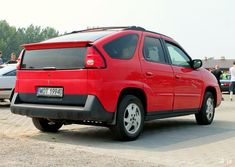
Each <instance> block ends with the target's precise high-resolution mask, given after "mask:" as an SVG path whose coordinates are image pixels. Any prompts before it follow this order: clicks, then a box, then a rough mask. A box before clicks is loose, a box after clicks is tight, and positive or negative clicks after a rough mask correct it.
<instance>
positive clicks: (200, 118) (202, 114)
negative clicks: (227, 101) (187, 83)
mask: <svg viewBox="0 0 235 167" xmlns="http://www.w3.org/2000/svg"><path fill="white" fill-rule="evenodd" d="M214 115H215V100H214V97H213V95H212V93H211V92H206V93H205V96H204V100H203V103H202V108H201V110H200V111H199V113H197V114H195V117H196V121H197V124H199V125H209V124H211V123H212V121H213V119H214Z"/></svg>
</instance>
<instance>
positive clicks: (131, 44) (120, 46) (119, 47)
mask: <svg viewBox="0 0 235 167" xmlns="http://www.w3.org/2000/svg"><path fill="white" fill-rule="evenodd" d="M137 42H138V35H136V34H129V35H124V36H122V37H119V38H117V39H114V40H112V41H111V42H109V43H107V44H105V45H104V47H103V48H104V50H105V51H106V52H107V53H108V55H109V56H110V57H111V58H114V59H131V58H132V57H133V55H134V52H135V49H136V46H137Z"/></svg>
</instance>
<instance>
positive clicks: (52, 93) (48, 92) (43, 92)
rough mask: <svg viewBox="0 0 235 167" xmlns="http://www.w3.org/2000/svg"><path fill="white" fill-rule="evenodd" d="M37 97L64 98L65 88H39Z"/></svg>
mask: <svg viewBox="0 0 235 167" xmlns="http://www.w3.org/2000/svg"><path fill="white" fill-rule="evenodd" d="M37 96H46V97H63V88H51V87H38V88H37Z"/></svg>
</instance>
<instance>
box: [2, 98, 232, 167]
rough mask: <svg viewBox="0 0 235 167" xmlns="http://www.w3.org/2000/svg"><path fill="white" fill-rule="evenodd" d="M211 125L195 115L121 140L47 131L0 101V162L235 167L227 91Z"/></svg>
mask: <svg viewBox="0 0 235 167" xmlns="http://www.w3.org/2000/svg"><path fill="white" fill-rule="evenodd" d="M224 97H225V101H223V102H222V105H221V106H220V107H219V108H218V109H217V110H216V116H215V120H214V123H213V124H212V125H210V126H198V125H197V124H196V122H195V119H194V116H185V117H178V118H171V119H164V120H155V121H151V122H147V123H146V124H145V127H144V133H143V135H142V136H141V137H140V138H139V139H138V140H136V141H133V142H119V141H115V140H113V138H112V135H111V133H110V131H109V130H108V129H107V128H103V127H92V126H83V125H69V126H64V127H63V128H62V129H61V131H60V133H56V134H52V133H49V134H45V133H41V132H39V131H38V130H37V129H35V128H34V126H33V124H32V123H31V119H30V118H27V117H24V116H18V115H13V114H11V113H10V110H9V106H8V105H7V104H3V103H2V104H0V150H1V151H0V160H1V163H0V166H174V167H178V166H182V167H184V166H185V167H188V166H211V167H217V166H218V167H220V166H222V167H232V166H235V149H234V148H235V101H233V102H230V101H229V100H228V95H224Z"/></svg>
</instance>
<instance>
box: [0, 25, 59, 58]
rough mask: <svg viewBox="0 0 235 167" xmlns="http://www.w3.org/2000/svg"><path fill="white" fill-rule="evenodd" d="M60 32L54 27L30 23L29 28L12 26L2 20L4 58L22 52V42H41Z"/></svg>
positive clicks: (0, 35)
mask: <svg viewBox="0 0 235 167" xmlns="http://www.w3.org/2000/svg"><path fill="white" fill-rule="evenodd" d="M58 35H59V32H58V31H56V30H55V29H54V28H51V27H46V28H41V27H40V26H34V25H32V24H31V25H30V26H28V27H27V28H16V27H14V26H10V25H9V24H8V23H7V21H5V20H0V50H1V51H2V52H3V59H4V60H5V61H6V60H8V59H10V54H11V53H12V52H15V53H16V54H17V55H18V54H19V53H20V51H21V50H22V48H21V47H20V46H21V45H22V44H26V43H35V42H40V41H43V40H46V39H49V38H52V37H57V36H58Z"/></svg>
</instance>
